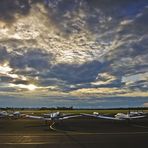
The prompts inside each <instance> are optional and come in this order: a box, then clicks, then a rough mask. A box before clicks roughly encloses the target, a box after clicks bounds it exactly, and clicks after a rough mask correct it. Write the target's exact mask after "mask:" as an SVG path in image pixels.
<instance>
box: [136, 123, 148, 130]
mask: <svg viewBox="0 0 148 148" xmlns="http://www.w3.org/2000/svg"><path fill="white" fill-rule="evenodd" d="M133 126H135V127H140V128H147V129H148V126H143V125H137V124H133Z"/></svg>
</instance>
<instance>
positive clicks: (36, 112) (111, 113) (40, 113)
mask: <svg viewBox="0 0 148 148" xmlns="http://www.w3.org/2000/svg"><path fill="white" fill-rule="evenodd" d="M57 111H59V112H61V113H73V114H79V113H89V114H92V113H93V112H98V113H100V114H109V115H113V114H116V113H128V112H129V110H128V109H126V110H24V111H21V113H25V114H32V113H33V114H34V115H42V114H45V113H51V112H57ZM130 111H137V110H130ZM139 111H140V110H139ZM144 112H148V110H145V111H144Z"/></svg>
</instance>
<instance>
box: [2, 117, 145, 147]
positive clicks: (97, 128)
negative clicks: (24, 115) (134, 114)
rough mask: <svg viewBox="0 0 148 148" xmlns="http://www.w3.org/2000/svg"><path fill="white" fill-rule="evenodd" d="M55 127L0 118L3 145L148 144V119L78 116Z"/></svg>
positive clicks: (33, 121) (131, 145)
mask: <svg viewBox="0 0 148 148" xmlns="http://www.w3.org/2000/svg"><path fill="white" fill-rule="evenodd" d="M50 125H51V124H50ZM52 128H53V130H51V129H49V125H47V124H46V125H45V123H44V122H42V121H36V120H26V119H19V120H0V148H3V147H4V148H5V147H6V148H24V147H25V148H26V147H27V148H28V147H32V148H44V147H45V148H49V147H50V148H99V147H100V148H139V147H142V148H147V147H148V119H145V120H136V121H132V122H130V123H128V122H113V121H106V120H105V121H104V120H96V119H93V118H79V119H69V120H66V121H63V122H58V123H56V124H53V126H52Z"/></svg>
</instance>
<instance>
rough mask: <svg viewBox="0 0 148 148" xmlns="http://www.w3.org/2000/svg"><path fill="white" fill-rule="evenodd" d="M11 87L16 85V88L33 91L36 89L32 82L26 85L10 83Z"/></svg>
mask: <svg viewBox="0 0 148 148" xmlns="http://www.w3.org/2000/svg"><path fill="white" fill-rule="evenodd" d="M10 86H11V87H18V88H22V89H27V90H29V91H34V90H36V89H37V88H38V87H37V86H36V85H34V84H28V85H25V84H17V85H16V84H10Z"/></svg>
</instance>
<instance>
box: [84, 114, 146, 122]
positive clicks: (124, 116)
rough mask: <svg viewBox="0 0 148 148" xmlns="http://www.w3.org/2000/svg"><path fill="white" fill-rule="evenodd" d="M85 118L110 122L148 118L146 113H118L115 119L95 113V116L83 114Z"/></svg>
mask: <svg viewBox="0 0 148 148" xmlns="http://www.w3.org/2000/svg"><path fill="white" fill-rule="evenodd" d="M82 115H84V116H89V117H95V118H99V119H108V120H133V119H140V118H144V117H146V113H142V112H140V113H138V112H129V113H128V114H124V113H117V114H116V115H115V116H114V117H112V116H105V115H100V114H99V113H97V112H94V113H93V114H82Z"/></svg>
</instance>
